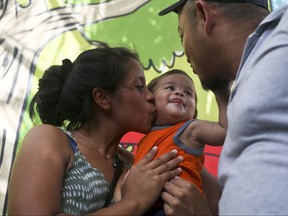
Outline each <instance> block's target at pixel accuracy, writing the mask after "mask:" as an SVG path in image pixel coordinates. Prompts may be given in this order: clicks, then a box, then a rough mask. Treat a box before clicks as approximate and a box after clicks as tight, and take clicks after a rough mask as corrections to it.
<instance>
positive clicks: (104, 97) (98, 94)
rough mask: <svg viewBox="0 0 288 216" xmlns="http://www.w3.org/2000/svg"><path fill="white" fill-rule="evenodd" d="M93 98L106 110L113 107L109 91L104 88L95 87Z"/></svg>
mask: <svg viewBox="0 0 288 216" xmlns="http://www.w3.org/2000/svg"><path fill="white" fill-rule="evenodd" d="M92 98H93V100H94V102H95V103H96V104H98V106H100V107H101V108H103V109H105V110H109V109H110V107H111V104H110V97H109V95H108V94H107V92H106V91H105V90H104V89H102V88H94V89H93V90H92Z"/></svg>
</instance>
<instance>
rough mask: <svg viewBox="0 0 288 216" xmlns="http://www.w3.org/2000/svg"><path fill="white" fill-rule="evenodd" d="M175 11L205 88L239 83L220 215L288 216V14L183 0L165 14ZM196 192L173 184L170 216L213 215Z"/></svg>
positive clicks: (245, 1)
mask: <svg viewBox="0 0 288 216" xmlns="http://www.w3.org/2000/svg"><path fill="white" fill-rule="evenodd" d="M171 11H173V12H176V13H177V14H178V22H179V26H178V31H179V36H180V38H181V41H182V43H183V48H184V52H185V54H186V56H187V60H188V62H189V63H190V64H191V67H193V70H194V72H195V73H196V74H197V75H198V76H199V79H200V81H201V83H202V85H203V87H204V88H205V89H210V90H215V89H221V88H223V87H226V86H227V84H229V83H230V82H231V81H234V86H233V88H232V91H231V95H230V101H229V105H228V112H227V117H228V131H227V136H226V140H225V143H224V146H223V150H222V153H221V157H220V162H219V170H218V178H219V181H220V183H221V184H222V186H223V190H222V195H221V198H220V201H219V214H220V215H233V214H234V215H257V214H259V215H277V214H278V215H284V214H287V213H288V205H287V200H288V181H287V179H288V157H287V155H288V87H287V83H288V69H287V68H288V57H287V54H288V24H287V23H288V7H287V6H284V7H282V8H281V9H279V10H277V11H273V12H272V13H271V14H269V11H268V6H267V2H266V0H240V1H239V0H209V1H208V0H206V1H205V0H180V1H177V2H176V3H175V4H173V5H171V6H169V7H168V8H166V9H164V10H163V11H161V12H160V13H159V14H160V15H165V14H167V13H169V12H171ZM206 176H207V175H203V181H204V182H205V179H206ZM193 188H194V187H193V186H192V185H190V184H188V183H187V182H185V181H184V180H181V179H174V180H173V181H172V182H170V183H167V184H166V185H165V189H166V192H163V194H162V198H163V199H164V200H165V201H166V205H165V206H164V208H165V211H166V213H168V214H176V211H178V210H179V211H180V210H181V211H182V213H184V214H189V213H190V214H206V213H207V214H209V211H208V210H209V209H208V210H207V204H206V203H205V202H204V201H203V200H202V199H200V197H199V196H198V194H197V192H196V191H195V190H193V191H192V193H190V195H189V194H188V193H187V192H185V191H187V190H192V189H193ZM176 198H178V201H179V200H181V199H182V201H183V203H180V202H176ZM216 199H217V196H216ZM203 210H204V211H203ZM206 210H207V211H208V212H207V211H206ZM185 211H186V212H185ZM205 211H206V212H205ZM199 212H200V213H199ZM203 212H204V213H203Z"/></svg>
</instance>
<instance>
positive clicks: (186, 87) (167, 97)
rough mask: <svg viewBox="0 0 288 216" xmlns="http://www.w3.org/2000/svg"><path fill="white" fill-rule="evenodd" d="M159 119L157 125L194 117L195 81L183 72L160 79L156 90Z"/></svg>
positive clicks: (174, 122) (155, 96) (155, 97)
mask: <svg viewBox="0 0 288 216" xmlns="http://www.w3.org/2000/svg"><path fill="white" fill-rule="evenodd" d="M153 95H154V99H155V106H156V109H157V113H158V116H157V119H156V122H155V125H170V124H176V123H179V122H181V121H187V120H189V119H192V118H193V116H194V113H195V109H196V107H195V106H196V99H195V98H196V92H195V88H194V84H193V82H192V81H191V80H190V79H189V78H188V77H187V76H185V75H183V74H171V75H168V76H166V77H163V78H162V79H161V80H159V82H158V84H157V85H156V87H155V91H154V94H153Z"/></svg>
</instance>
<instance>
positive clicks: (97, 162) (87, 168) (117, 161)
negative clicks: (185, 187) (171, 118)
mask: <svg viewBox="0 0 288 216" xmlns="http://www.w3.org/2000/svg"><path fill="white" fill-rule="evenodd" d="M152 102H153V96H152V94H151V93H150V92H149V90H148V89H147V87H146V84H145V77H144V71H143V69H142V66H141V64H140V63H139V58H138V56H137V54H136V53H134V52H133V51H131V50H129V49H126V48H121V47H118V48H110V47H109V46H108V45H106V44H104V43H103V44H102V43H100V46H99V48H97V49H92V50H87V51H84V52H83V53H81V54H80V55H79V56H78V58H77V59H76V60H75V61H74V62H73V63H72V62H71V61H70V60H67V59H66V60H64V61H63V65H62V66H52V67H50V68H49V69H47V70H46V71H45V73H44V75H43V77H42V78H41V79H40V80H39V90H38V92H37V93H36V95H35V96H34V98H33V99H32V102H31V105H30V115H31V117H32V118H33V119H35V118H36V117H37V116H36V113H35V109H36V111H37V112H38V113H39V117H40V119H41V122H42V123H43V124H42V125H38V126H35V127H34V128H32V129H31V130H30V131H29V132H28V133H27V135H26V137H25V138H24V141H23V143H22V146H21V149H20V151H19V154H18V156H17V158H16V160H15V163H14V166H13V171H12V175H11V179H10V185H9V194H8V195H9V198H8V199H9V200H8V213H9V214H11V215H20V214H25V215H56V214H63V213H66V214H73V215H83V214H89V213H91V214H99V215H100V214H110V215H111V214H114V215H115V214H117V215H135V214H143V213H144V212H145V211H146V210H147V209H149V208H150V207H151V206H152V204H153V203H154V202H155V201H156V199H157V197H158V196H159V195H160V193H161V191H162V189H163V185H164V183H165V182H166V181H168V180H170V179H172V178H174V177H175V176H177V175H178V174H179V173H180V172H181V169H179V168H178V169H177V168H176V167H177V165H178V164H179V163H180V162H181V161H182V160H183V158H182V157H176V158H175V156H176V154H177V151H171V152H169V153H168V154H165V155H164V156H162V157H161V158H160V159H157V160H154V161H152V158H153V157H154V155H155V154H156V152H157V149H155V148H154V149H153V150H152V151H150V152H149V153H148V154H147V155H146V157H145V158H144V159H143V160H141V161H140V162H139V163H138V164H137V165H135V166H133V167H132V168H131V169H130V171H129V175H128V176H127V179H126V181H125V184H124V185H119V184H118V185H116V183H117V182H118V179H119V178H123V177H124V175H125V174H126V173H127V170H128V169H129V168H130V164H132V162H133V161H132V160H131V158H132V157H131V155H129V154H128V153H127V152H125V150H124V149H121V148H119V147H118V144H119V141H120V139H121V138H122V136H123V135H124V134H125V133H127V132H129V131H136V132H140V133H146V132H148V131H149V129H150V128H151V126H152V123H153V121H154V119H155V117H156V111H155V107H154V105H153V103H152ZM173 158H174V159H173ZM119 182H121V181H119ZM114 187H122V199H121V200H120V201H118V202H117V201H116V200H114V199H112V198H111V197H112V195H113V191H114Z"/></svg>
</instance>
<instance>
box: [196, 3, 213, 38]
mask: <svg viewBox="0 0 288 216" xmlns="http://www.w3.org/2000/svg"><path fill="white" fill-rule="evenodd" d="M196 7H197V16H198V19H199V20H201V21H202V23H203V27H204V30H205V32H206V34H208V35H210V34H211V32H212V30H213V27H214V25H215V15H214V12H213V10H211V7H209V5H207V2H206V1H203V0H199V1H197V3H196Z"/></svg>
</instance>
